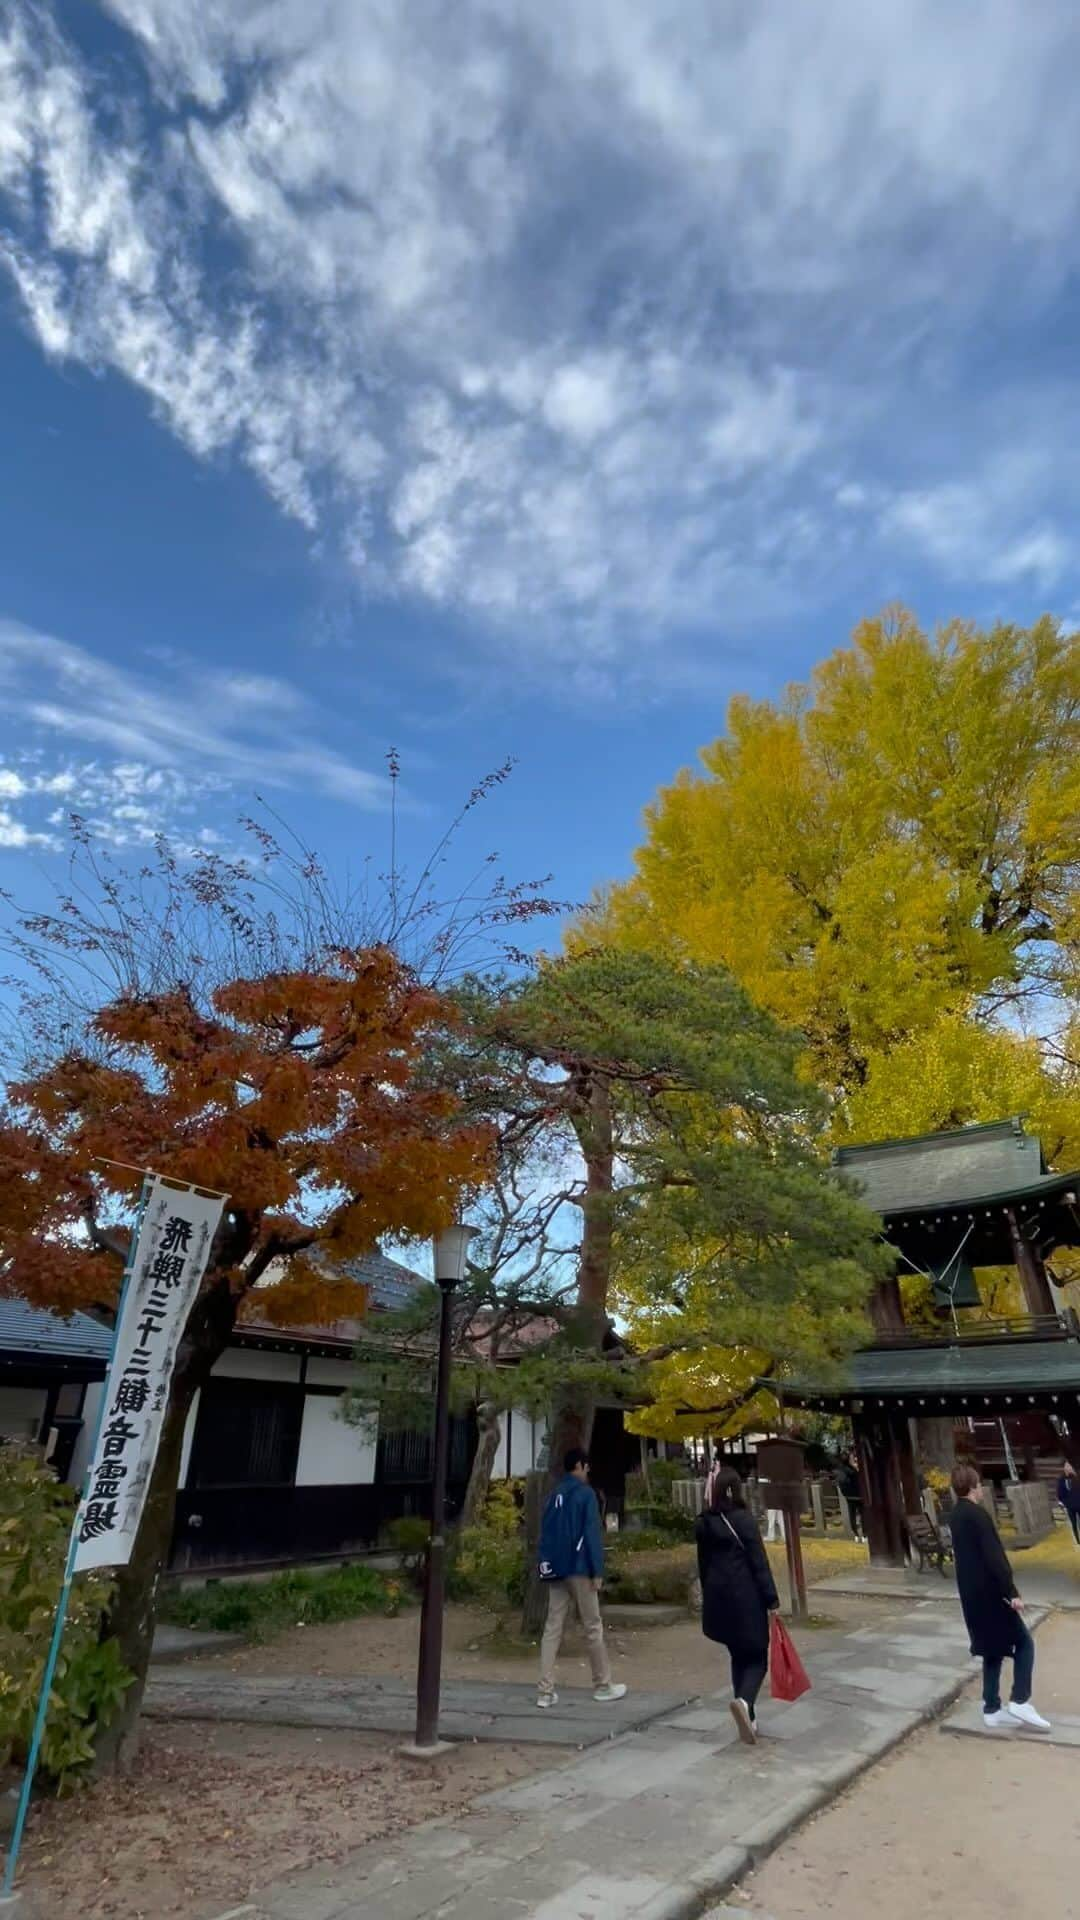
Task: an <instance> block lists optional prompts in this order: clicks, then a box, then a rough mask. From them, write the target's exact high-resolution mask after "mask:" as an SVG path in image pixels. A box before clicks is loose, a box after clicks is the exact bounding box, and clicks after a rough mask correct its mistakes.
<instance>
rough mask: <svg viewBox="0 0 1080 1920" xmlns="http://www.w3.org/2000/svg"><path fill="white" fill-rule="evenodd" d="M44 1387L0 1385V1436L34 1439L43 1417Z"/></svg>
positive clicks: (14, 1438)
mask: <svg viewBox="0 0 1080 1920" xmlns="http://www.w3.org/2000/svg"><path fill="white" fill-rule="evenodd" d="M45 1398H46V1395H45V1389H44V1387H0V1438H2V1439H4V1440H36V1439H37V1437H38V1434H39V1433H40V1432H41V1423H42V1421H43V1420H44V1418H45Z"/></svg>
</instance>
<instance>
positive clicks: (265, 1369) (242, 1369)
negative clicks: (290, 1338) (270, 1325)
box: [214, 1347, 300, 1380]
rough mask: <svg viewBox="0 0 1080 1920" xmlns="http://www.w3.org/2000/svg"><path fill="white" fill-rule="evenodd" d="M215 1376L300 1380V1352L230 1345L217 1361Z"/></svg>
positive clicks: (235, 1378) (217, 1377) (241, 1378)
mask: <svg viewBox="0 0 1080 1920" xmlns="http://www.w3.org/2000/svg"><path fill="white" fill-rule="evenodd" d="M214 1377H215V1378H216V1379H220V1378H225V1379H228V1380H299V1378H300V1355H299V1354H298V1353H257V1352H255V1351H249V1350H248V1349H246V1348H242V1347H235V1348H233V1347H229V1348H228V1349H227V1350H226V1352H224V1353H223V1354H222V1356H221V1359H220V1360H218V1361H217V1362H216V1363H215V1366H214Z"/></svg>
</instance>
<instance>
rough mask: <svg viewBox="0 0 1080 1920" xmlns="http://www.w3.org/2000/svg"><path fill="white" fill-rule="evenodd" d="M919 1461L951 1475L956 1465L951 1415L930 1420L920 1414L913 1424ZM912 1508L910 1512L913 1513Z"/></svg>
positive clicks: (954, 1428)
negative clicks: (916, 1437)
mask: <svg viewBox="0 0 1080 1920" xmlns="http://www.w3.org/2000/svg"><path fill="white" fill-rule="evenodd" d="M915 1431H916V1434H917V1436H918V1446H919V1459H920V1460H921V1462H922V1464H923V1466H924V1467H940V1469H941V1471H942V1472H943V1473H951V1472H952V1470H953V1468H954V1467H955V1465H956V1421H955V1417H954V1416H953V1415H952V1414H949V1415H947V1416H946V1415H944V1414H943V1415H940V1416H939V1415H937V1414H935V1415H934V1416H933V1417H932V1418H927V1417H926V1416H924V1415H922V1414H920V1416H919V1417H918V1419H917V1420H916V1422H915ZM914 1511H915V1509H914V1507H912V1508H911V1512H912V1513H914Z"/></svg>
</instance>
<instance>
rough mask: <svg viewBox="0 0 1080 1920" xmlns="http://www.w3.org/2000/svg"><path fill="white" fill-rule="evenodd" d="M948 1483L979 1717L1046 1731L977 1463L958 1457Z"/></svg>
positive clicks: (1017, 1604)
mask: <svg viewBox="0 0 1080 1920" xmlns="http://www.w3.org/2000/svg"><path fill="white" fill-rule="evenodd" d="M952 1489H953V1492H954V1493H955V1495H956V1505H955V1507H954V1508H953V1510H952V1512H951V1514H950V1515H949V1531H950V1533H951V1534H952V1544H953V1558H954V1562H955V1566H956V1584H957V1586H958V1587H959V1589H960V1605H961V1607H962V1609H963V1613H964V1620H965V1622H966V1624H967V1630H968V1632H969V1634H970V1635H971V1651H972V1653H973V1654H974V1655H975V1657H976V1659H980V1658H981V1660H982V1663H983V1723H984V1725H986V1726H988V1727H1010V1726H1012V1727H1015V1726H1016V1725H1017V1723H1019V1724H1020V1725H1021V1726H1024V1727H1032V1728H1034V1729H1035V1730H1036V1732H1039V1733H1049V1731H1050V1722H1049V1720H1044V1719H1043V1717H1042V1714H1041V1713H1037V1712H1036V1710H1035V1708H1034V1706H1033V1705H1032V1702H1031V1683H1032V1679H1033V1677H1034V1673H1035V1642H1034V1640H1033V1639H1032V1637H1031V1634H1030V1632H1029V1631H1028V1628H1027V1627H1026V1626H1025V1624H1024V1620H1023V1617H1022V1616H1023V1602H1022V1601H1021V1599H1020V1596H1019V1594H1018V1593H1017V1591H1016V1582H1015V1581H1014V1579H1013V1574H1012V1568H1011V1567H1010V1565H1009V1562H1008V1558H1007V1556H1006V1553H1005V1549H1004V1547H1003V1546H1002V1544H1001V1539H1000V1536H999V1534H998V1530H997V1528H996V1527H995V1525H994V1523H993V1521H992V1520H991V1518H990V1515H989V1514H988V1513H987V1511H986V1508H985V1507H984V1506H983V1505H982V1480H981V1478H980V1475H979V1470H978V1468H977V1467H973V1466H970V1465H969V1464H968V1463H967V1462H966V1461H959V1462H958V1463H957V1465H956V1466H955V1467H954V1468H953V1470H952ZM1006 1658H1011V1660H1012V1663H1013V1685H1012V1699H1011V1701H1010V1702H1009V1705H1008V1706H1007V1707H1003V1706H1002V1704H1001V1667H1002V1662H1003V1661H1004V1660H1005V1659H1006Z"/></svg>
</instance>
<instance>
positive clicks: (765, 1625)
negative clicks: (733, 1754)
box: [697, 1467, 780, 1747]
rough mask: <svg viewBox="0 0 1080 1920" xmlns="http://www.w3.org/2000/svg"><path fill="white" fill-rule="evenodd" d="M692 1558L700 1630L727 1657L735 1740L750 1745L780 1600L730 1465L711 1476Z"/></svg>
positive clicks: (736, 1478)
mask: <svg viewBox="0 0 1080 1920" xmlns="http://www.w3.org/2000/svg"><path fill="white" fill-rule="evenodd" d="M697 1557H698V1573H699V1574H700V1576H701V1627H702V1631H703V1633H704V1634H705V1636H706V1638H707V1639H709V1640H717V1641H719V1642H720V1644H721V1646H725V1647H726V1648H727V1650H728V1652H729V1654H730V1655H731V1690H732V1693H733V1694H734V1696H735V1697H734V1699H733V1700H732V1702H731V1711H732V1714H733V1716H734V1719H735V1725H736V1726H737V1727H738V1729H739V1738H740V1740H743V1741H745V1743H746V1745H747V1746H750V1747H752V1746H753V1745H754V1743H755V1742H756V1740H757V1721H756V1719H755V1716H754V1708H755V1705H756V1702H757V1697H758V1692H759V1689H760V1687H761V1683H762V1681H763V1680H764V1678H765V1675H766V1673H767V1672H768V1667H769V1614H770V1613H771V1612H772V1610H773V1609H774V1608H775V1607H779V1605H780V1599H779V1596H778V1594H777V1591H776V1586H775V1583H774V1581H773V1577H772V1569H771V1568H770V1566H769V1562H768V1560H767V1558H766V1555H765V1549H764V1547H763V1546H762V1544H761V1535H760V1534H759V1532H758V1530H757V1522H756V1521H755V1520H754V1517H753V1515H752V1514H751V1513H748V1512H747V1508H746V1502H745V1498H744V1495H743V1485H742V1481H741V1480H740V1478H739V1476H738V1474H737V1473H736V1471H735V1469H734V1467H722V1468H721V1470H720V1472H719V1473H718V1474H716V1475H715V1476H714V1478H713V1480H712V1484H711V1487H710V1493H709V1511H708V1512H707V1513H703V1514H702V1515H701V1516H700V1518H699V1520H698V1523H697Z"/></svg>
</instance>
